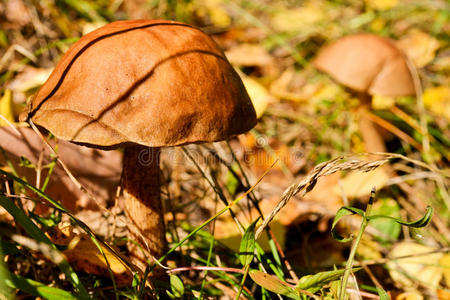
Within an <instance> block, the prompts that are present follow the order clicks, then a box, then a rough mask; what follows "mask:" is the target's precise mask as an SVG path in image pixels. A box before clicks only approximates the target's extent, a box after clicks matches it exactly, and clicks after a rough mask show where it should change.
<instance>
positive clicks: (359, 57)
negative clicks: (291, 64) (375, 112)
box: [314, 34, 415, 152]
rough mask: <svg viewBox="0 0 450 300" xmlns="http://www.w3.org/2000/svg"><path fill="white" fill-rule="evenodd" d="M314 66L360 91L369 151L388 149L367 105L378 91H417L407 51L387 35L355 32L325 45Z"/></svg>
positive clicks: (361, 125) (390, 93) (398, 93)
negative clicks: (398, 46)
mask: <svg viewBox="0 0 450 300" xmlns="http://www.w3.org/2000/svg"><path fill="white" fill-rule="evenodd" d="M314 66H315V67H316V68H317V69H319V70H321V71H323V72H325V73H328V74H329V75H330V76H331V77H333V78H334V79H335V80H336V81H338V82H339V83H341V84H343V85H345V86H346V87H348V88H350V89H351V90H353V91H355V92H356V93H357V95H358V98H359V100H360V101H361V105H360V108H359V110H358V113H359V114H360V115H359V128H360V132H361V134H362V138H363V140H364V144H365V147H366V151H368V152H386V147H385V145H384V141H383V139H382V137H381V136H380V134H379V133H378V131H377V129H376V127H375V124H374V123H373V122H372V121H371V120H370V119H369V118H368V117H367V108H368V107H369V106H370V104H371V98H372V95H375V94H377V95H382V96H390V97H398V96H408V95H413V94H414V93H415V90H414V82H413V78H412V76H411V73H410V71H409V68H408V64H407V60H406V57H405V56H404V54H403V53H402V52H401V51H400V50H399V49H398V48H397V47H396V46H395V45H394V44H393V42H392V41H390V40H389V39H387V38H382V37H379V36H376V35H372V34H354V35H349V36H346V37H343V38H341V39H339V40H338V41H336V42H335V43H332V44H331V45H329V46H327V47H325V48H323V49H322V50H321V51H320V52H319V54H318V55H317V57H316V59H315V60H314Z"/></svg>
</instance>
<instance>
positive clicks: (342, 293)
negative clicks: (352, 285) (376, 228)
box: [339, 188, 375, 300]
mask: <svg viewBox="0 0 450 300" xmlns="http://www.w3.org/2000/svg"><path fill="white" fill-rule="evenodd" d="M374 198H375V188H372V191H371V194H370V198H369V203H367V207H366V211H365V213H364V216H363V220H362V222H361V226H360V227H359V232H358V236H357V237H356V239H355V242H354V243H353V246H352V249H351V251H350V255H349V257H348V259H347V264H346V265H345V272H344V275H342V284H341V290H340V292H339V299H340V300H345V299H346V297H347V293H346V290H347V283H348V278H349V276H350V272H351V271H352V268H353V262H354V258H355V254H356V249H357V248H358V245H359V243H360V241H361V238H362V235H363V233H364V230H365V229H366V227H367V225H368V224H369V220H368V218H367V217H368V216H369V215H370V211H371V210H372V205H373V201H374Z"/></svg>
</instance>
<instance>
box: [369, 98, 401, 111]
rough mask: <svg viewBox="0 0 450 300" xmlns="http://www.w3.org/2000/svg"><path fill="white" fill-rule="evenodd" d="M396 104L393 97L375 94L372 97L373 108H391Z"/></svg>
mask: <svg viewBox="0 0 450 300" xmlns="http://www.w3.org/2000/svg"><path fill="white" fill-rule="evenodd" d="M394 105H395V99H394V98H393V97H388V96H382V95H374V96H373V97H372V108H373V109H379V110H381V109H389V108H391V107H392V106H394Z"/></svg>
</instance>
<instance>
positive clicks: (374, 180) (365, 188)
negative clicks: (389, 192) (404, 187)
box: [333, 168, 389, 198]
mask: <svg viewBox="0 0 450 300" xmlns="http://www.w3.org/2000/svg"><path fill="white" fill-rule="evenodd" d="M388 179H389V175H388V173H387V172H386V171H385V169H384V168H377V169H375V170H373V171H371V172H367V173H363V172H360V171H352V172H350V173H348V174H347V176H345V177H344V178H343V179H341V185H340V186H339V185H336V186H334V188H333V191H334V192H335V193H336V195H342V193H344V194H345V195H346V196H347V197H349V198H360V197H364V196H368V195H370V191H371V190H372V187H374V186H375V187H376V188H377V189H378V190H379V189H381V188H383V187H384V185H385V184H386V182H387V180H388Z"/></svg>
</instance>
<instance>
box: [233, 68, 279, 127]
mask: <svg viewBox="0 0 450 300" xmlns="http://www.w3.org/2000/svg"><path fill="white" fill-rule="evenodd" d="M239 75H240V76H241V78H242V82H243V83H244V86H245V88H246V90H247V92H248V95H249V96H250V99H251V100H252V103H253V107H254V108H255V111H256V116H257V117H258V118H260V117H261V116H262V115H263V113H264V111H265V110H266V108H267V106H268V105H269V103H270V102H273V101H274V97H272V96H271V95H270V94H269V92H268V91H267V89H266V88H265V87H264V86H262V85H261V84H260V83H259V82H257V81H256V80H254V79H252V78H250V77H248V76H246V75H245V74H239Z"/></svg>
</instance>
